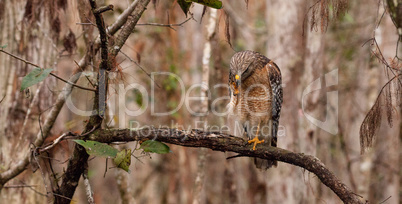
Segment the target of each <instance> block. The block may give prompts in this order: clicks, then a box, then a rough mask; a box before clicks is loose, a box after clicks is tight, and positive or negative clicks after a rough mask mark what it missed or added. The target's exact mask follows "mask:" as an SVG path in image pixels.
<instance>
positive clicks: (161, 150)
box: [140, 140, 171, 154]
mask: <svg viewBox="0 0 402 204" xmlns="http://www.w3.org/2000/svg"><path fill="white" fill-rule="evenodd" d="M140 149H143V150H144V151H145V152H152V153H158V154H166V153H169V152H171V151H170V148H169V146H167V145H165V144H164V143H162V142H158V141H155V140H147V141H145V142H143V143H142V144H141V145H140Z"/></svg>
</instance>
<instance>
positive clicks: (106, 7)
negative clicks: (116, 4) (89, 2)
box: [93, 4, 113, 14]
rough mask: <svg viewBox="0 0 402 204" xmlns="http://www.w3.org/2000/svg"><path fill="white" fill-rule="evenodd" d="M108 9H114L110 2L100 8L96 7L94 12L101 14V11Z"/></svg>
mask: <svg viewBox="0 0 402 204" xmlns="http://www.w3.org/2000/svg"><path fill="white" fill-rule="evenodd" d="M106 11H113V5H112V4H110V5H108V6H101V7H99V8H95V9H94V11H93V13H94V14H101V13H103V12H106Z"/></svg>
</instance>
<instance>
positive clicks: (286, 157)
mask: <svg viewBox="0 0 402 204" xmlns="http://www.w3.org/2000/svg"><path fill="white" fill-rule="evenodd" d="M89 139H90V140H94V141H98V142H104V143H112V142H129V141H143V140H148V139H152V140H158V141H161V142H166V143H170V144H175V145H180V146H186V147H205V148H209V149H212V150H215V151H222V152H236V153H239V154H240V155H243V156H247V157H258V158H262V159H271V160H277V161H281V162H285V163H288V164H293V165H296V166H299V167H302V168H304V169H306V170H308V171H310V172H312V173H314V174H315V175H317V177H318V178H319V179H320V180H321V182H322V183H323V184H325V185H326V186H328V187H329V188H330V189H331V190H332V191H333V192H334V193H335V194H336V195H337V196H338V197H339V198H340V199H341V200H342V201H343V202H344V203H363V201H362V200H361V199H360V198H359V197H358V196H357V195H356V194H355V193H353V192H352V191H351V190H350V189H349V188H348V187H347V186H346V185H345V184H343V183H342V182H341V181H340V180H339V179H338V178H337V177H336V176H335V175H334V174H333V173H332V172H331V171H330V170H329V169H328V168H327V167H326V166H325V165H324V164H323V163H322V162H321V161H320V160H319V159H318V158H316V157H314V156H311V155H305V154H303V153H294V152H291V151H288V150H285V149H281V148H275V147H263V146H260V147H258V148H257V149H256V150H255V151H253V150H252V148H251V145H248V143H247V142H246V141H245V140H243V139H242V138H239V137H234V136H231V135H227V134H223V133H219V132H203V131H200V130H191V131H185V130H178V129H157V128H144V129H112V130H98V131H95V132H94V133H93V134H91V135H90V136H89ZM272 171H274V170H272Z"/></svg>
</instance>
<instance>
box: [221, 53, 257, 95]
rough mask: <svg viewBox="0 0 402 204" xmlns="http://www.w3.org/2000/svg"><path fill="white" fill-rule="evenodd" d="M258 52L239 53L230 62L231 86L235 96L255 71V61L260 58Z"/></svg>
mask: <svg viewBox="0 0 402 204" xmlns="http://www.w3.org/2000/svg"><path fill="white" fill-rule="evenodd" d="M259 55H261V54H259V53H258V52H254V51H250V50H246V51H241V52H237V53H236V54H234V55H233V57H232V59H231V60H230V73H229V86H230V90H231V92H232V93H233V95H235V96H237V95H238V94H239V92H240V87H241V82H242V81H244V80H246V79H247V77H249V76H250V75H251V74H252V73H253V72H254V70H255V68H256V64H255V63H254V62H255V60H256V59H257V58H258V57H259Z"/></svg>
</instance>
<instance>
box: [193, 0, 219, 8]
mask: <svg viewBox="0 0 402 204" xmlns="http://www.w3.org/2000/svg"><path fill="white" fill-rule="evenodd" d="M186 2H194V3H198V4H202V5H205V6H208V7H211V8H216V9H221V8H222V1H219V0H186Z"/></svg>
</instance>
